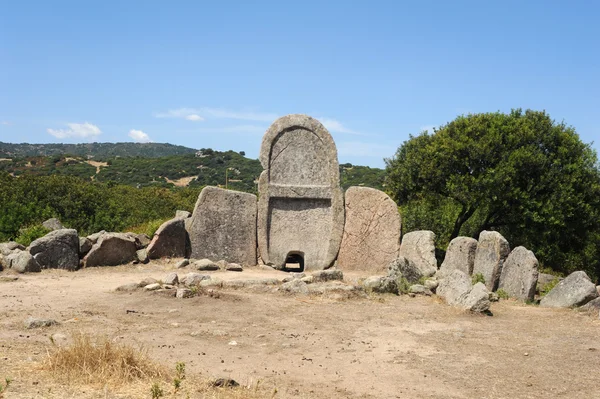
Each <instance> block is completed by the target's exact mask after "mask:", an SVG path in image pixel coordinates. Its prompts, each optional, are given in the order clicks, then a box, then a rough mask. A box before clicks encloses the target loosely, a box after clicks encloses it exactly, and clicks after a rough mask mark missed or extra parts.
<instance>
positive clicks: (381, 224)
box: [337, 187, 401, 272]
mask: <svg viewBox="0 0 600 399" xmlns="http://www.w3.org/2000/svg"><path fill="white" fill-rule="evenodd" d="M345 211H346V221H345V223H344V235H343V236H342V244H341V246H340V252H339V254H338V257H337V264H338V266H339V267H340V268H341V269H342V270H371V271H373V272H378V271H381V272H383V271H385V270H386V268H387V266H388V265H389V264H390V263H391V262H393V261H394V260H395V259H396V258H398V252H399V251H400V230H401V221H400V213H399V212H398V206H397V205H396V203H395V202H394V201H393V200H392V199H391V198H390V197H389V196H388V195H387V194H386V193H384V192H382V191H379V190H376V189H374V188H368V187H350V188H348V190H346V194H345Z"/></svg>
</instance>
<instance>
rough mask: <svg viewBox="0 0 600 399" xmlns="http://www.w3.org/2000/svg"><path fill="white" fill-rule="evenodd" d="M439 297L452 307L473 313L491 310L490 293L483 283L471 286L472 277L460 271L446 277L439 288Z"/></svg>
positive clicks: (437, 291)
mask: <svg viewBox="0 0 600 399" xmlns="http://www.w3.org/2000/svg"><path fill="white" fill-rule="evenodd" d="M436 293H437V295H438V296H440V297H442V298H444V300H445V301H446V302H447V303H448V304H449V305H452V306H456V307H459V308H461V309H465V310H469V311H472V312H485V311H487V310H488V309H489V308H490V304H491V303H490V300H489V296H490V292H489V290H488V289H487V288H486V286H485V285H484V284H483V283H477V284H475V285H474V286H472V285H471V277H470V276H468V275H467V274H466V273H464V272H462V271H460V270H454V271H452V272H451V273H449V274H448V275H447V276H445V277H444V278H443V279H442V280H441V281H440V284H439V286H438V287H437V290H436Z"/></svg>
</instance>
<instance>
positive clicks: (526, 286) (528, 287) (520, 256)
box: [498, 247, 538, 301]
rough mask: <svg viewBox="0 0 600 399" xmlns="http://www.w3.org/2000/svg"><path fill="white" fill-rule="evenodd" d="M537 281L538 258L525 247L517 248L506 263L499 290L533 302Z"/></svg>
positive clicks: (503, 267)
mask: <svg viewBox="0 0 600 399" xmlns="http://www.w3.org/2000/svg"><path fill="white" fill-rule="evenodd" d="M537 280H538V260H537V258H536V257H535V255H534V254H533V252H531V251H529V250H527V249H526V248H525V247H517V248H515V249H513V250H512V252H511V253H510V255H508V257H507V258H506V261H504V265H503V266H502V273H501V274H500V283H499V285H498V289H503V290H504V291H505V292H506V293H507V294H508V295H509V296H510V297H513V298H516V299H519V300H521V301H533V297H534V296H535V289H536V287H537Z"/></svg>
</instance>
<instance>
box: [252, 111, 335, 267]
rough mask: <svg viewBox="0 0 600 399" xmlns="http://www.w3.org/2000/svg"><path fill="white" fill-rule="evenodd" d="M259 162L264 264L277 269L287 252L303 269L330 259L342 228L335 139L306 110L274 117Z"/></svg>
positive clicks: (330, 262)
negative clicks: (302, 112) (299, 260)
mask: <svg viewBox="0 0 600 399" xmlns="http://www.w3.org/2000/svg"><path fill="white" fill-rule="evenodd" d="M260 162H261V164H262V166H263V168H264V171H263V173H262V174H261V175H260V179H259V183H258V188H259V193H260V195H259V203H258V247H259V249H260V255H261V257H262V259H263V261H264V262H265V263H266V264H270V265H273V266H274V267H275V268H278V269H281V268H284V267H285V263H286V259H287V258H288V256H289V255H296V256H300V257H302V259H303V261H304V269H305V270H321V269H326V268H328V267H330V266H331V265H333V263H334V261H335V258H336V256H337V254H338V251H339V248H340V243H341V240H342V233H343V229H344V200H343V193H342V190H341V188H340V178H339V165H338V160H337V150H336V148H335V143H334V142H333V139H332V137H331V135H330V134H329V132H328V131H327V129H325V127H323V125H321V123H319V121H317V120H316V119H313V118H311V117H310V116H307V115H287V116H284V117H282V118H279V119H277V120H276V121H275V122H273V124H272V125H271V127H269V129H268V130H267V132H266V133H265V135H264V137H263V140H262V145H261V150H260Z"/></svg>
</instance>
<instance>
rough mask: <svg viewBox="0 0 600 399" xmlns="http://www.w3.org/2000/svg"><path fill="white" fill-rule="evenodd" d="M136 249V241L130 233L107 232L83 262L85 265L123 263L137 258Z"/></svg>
mask: <svg viewBox="0 0 600 399" xmlns="http://www.w3.org/2000/svg"><path fill="white" fill-rule="evenodd" d="M88 238H89V237H88ZM136 251H137V246H136V241H135V239H134V238H132V237H130V236H129V235H127V234H123V233H105V234H102V235H101V236H100V238H99V239H98V242H96V244H94V246H93V247H92V249H91V250H90V252H89V253H88V254H87V255H86V256H85V258H83V262H84V265H85V267H92V266H116V265H122V264H125V263H129V262H131V261H133V260H135V259H136V257H137V255H136Z"/></svg>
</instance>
